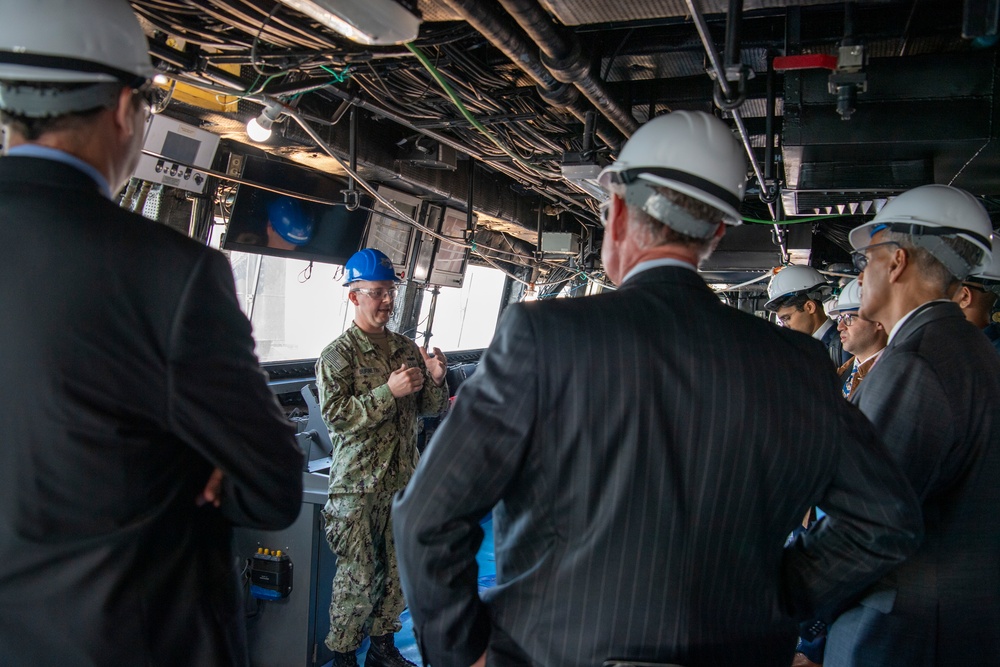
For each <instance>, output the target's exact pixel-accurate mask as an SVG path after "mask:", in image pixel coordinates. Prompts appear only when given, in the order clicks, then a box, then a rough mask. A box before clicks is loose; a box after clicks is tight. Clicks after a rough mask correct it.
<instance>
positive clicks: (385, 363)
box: [316, 324, 448, 494]
mask: <svg viewBox="0 0 1000 667" xmlns="http://www.w3.org/2000/svg"><path fill="white" fill-rule="evenodd" d="M386 333H387V334H388V343H389V350H390V355H389V357H388V358H386V356H385V353H384V352H382V351H381V350H380V349H379V348H378V347H376V346H373V345H372V344H371V341H369V340H368V337H367V336H366V335H365V334H364V332H363V331H361V329H359V328H358V326H357V325H356V324H352V325H351V327H350V328H349V329H348V330H347V331H345V332H344V333H343V334H342V335H341V336H340V337H339V338H337V339H336V340H335V341H333V342H332V343H330V344H329V345H327V346H326V348H325V349H324V350H323V352H322V354H320V357H319V360H318V361H317V362H316V384H317V387H318V388H319V402H320V407H321V408H322V411H323V420H324V421H325V422H326V425H327V428H329V429H330V439H331V440H332V441H333V461H332V463H331V466H330V493H331V494H335V493H368V492H372V491H379V492H388V493H394V492H396V491H398V490H400V489H402V488H403V487H405V486H406V483H407V482H408V481H409V480H410V475H411V474H412V473H413V469H414V467H415V466H416V462H417V416H418V415H431V414H438V413H440V412H442V411H443V410H444V409H445V407H446V406H447V403H448V389H447V385H442V386H441V387H438V386H436V385H435V384H434V380H432V379H431V377H430V374H429V373H428V372H427V367H426V365H425V364H424V360H423V358H422V357H421V356H420V351H419V350H418V348H417V346H416V344H415V343H414V342H413V341H412V340H410V339H409V338H407V337H406V336H403V335H400V334H397V333H394V332H392V331H388V330H386ZM404 363H405V364H406V365H407V367H409V368H412V367H415V366H419V367H420V368H422V369H423V371H424V376H425V379H424V388H423V389H422V390H421V391H419V392H417V393H416V394H410V395H409V396H404V397H403V398H395V397H393V395H392V392H391V391H390V390H389V385H388V384H387V382H388V380H389V374H390V373H391V372H392V371H394V370H396V369H398V368H399V367H400V366H401V365H402V364H404Z"/></svg>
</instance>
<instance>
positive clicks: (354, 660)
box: [330, 651, 358, 667]
mask: <svg viewBox="0 0 1000 667" xmlns="http://www.w3.org/2000/svg"><path fill="white" fill-rule="evenodd" d="M330 667H358V656H357V655H356V654H355V652H354V651H351V652H350V653H340V652H339V651H334V652H333V663H331V665H330Z"/></svg>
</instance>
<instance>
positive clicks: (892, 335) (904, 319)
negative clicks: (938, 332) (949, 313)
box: [886, 299, 952, 345]
mask: <svg viewBox="0 0 1000 667" xmlns="http://www.w3.org/2000/svg"><path fill="white" fill-rule="evenodd" d="M932 303H952V301H951V300H950V299H934V300H933V301H927V302H925V303H922V304H920V305H919V306H917V307H916V308H914V309H913V310H911V311H910V312H908V313H907V314H906V315H903V317H901V318H900V320H899V321H898V322H896V326H894V327H893V328H892V331H890V332H889V340H888V341H887V342H886V345H888V344H889V343H891V342H892V339H893V338H895V336H896V334H897V333H899V330H900V329H901V328H902V327H903V325H904V324H906V322H907V321H908V320H909V319H910V318H912V317H913V316H914V315H916V314H917V311H918V310H923V309H924V308H926V307H927V305H928V304H932Z"/></svg>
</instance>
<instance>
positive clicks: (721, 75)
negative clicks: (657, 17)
mask: <svg viewBox="0 0 1000 667" xmlns="http://www.w3.org/2000/svg"><path fill="white" fill-rule="evenodd" d="M685 2H686V4H687V6H688V11H689V12H690V13H691V18H692V19H694V25H695V27H696V28H697V29H698V36H699V37H701V43H702V45H703V46H704V47H705V53H706V54H707V55H708V59H709V60H710V61H711V63H712V69H713V70H715V78H716V81H718V83H719V86H721V88H722V92H723V93H724V94H725V96H726V99H732V98H733V89H732V86H731V85H730V82H729V81H728V80H727V79H726V69H725V67H723V65H722V60H721V59H720V58H719V52H718V51H717V50H716V49H715V44H714V43H713V42H712V36H711V35H710V34H709V32H708V24H707V23H705V17H704V16H703V15H702V13H701V9H700V8H699V7H698V5H697V3H696V2H695V0H685ZM730 113H732V114H733V119H734V120H735V121H736V128H737V129H738V130H739V131H740V138H741V139H742V140H743V147H744V148H745V149H746V152H747V156H749V158H750V164H751V165H752V166H753V173H754V175H755V176H756V177H757V182H758V183H760V187H761V189H766V188H767V184H766V182H765V181H764V175H763V173H762V172H761V170H760V163H759V162H757V156H756V155H755V154H754V152H753V144H751V143H750V134H749V132H747V127H746V124H745V123H744V122H743V115H742V114H741V113H740V110H739V109H733V110H732V111H730ZM767 208H768V210H769V211H770V212H771V219H772V220H777V219H778V216H777V213H776V211H775V209H774V204H773V203H768V205H767ZM775 226H777V223H775Z"/></svg>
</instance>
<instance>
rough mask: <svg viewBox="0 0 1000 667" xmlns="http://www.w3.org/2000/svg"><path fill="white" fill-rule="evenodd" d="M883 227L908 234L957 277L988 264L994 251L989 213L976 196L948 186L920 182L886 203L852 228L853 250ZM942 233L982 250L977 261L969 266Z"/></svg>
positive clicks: (868, 240) (869, 239)
mask: <svg viewBox="0 0 1000 667" xmlns="http://www.w3.org/2000/svg"><path fill="white" fill-rule="evenodd" d="M883 229H888V230H889V231H893V232H900V233H903V234H909V235H910V236H911V237H912V239H913V243H914V245H917V246H920V247H923V248H925V249H926V250H927V251H928V252H929V253H931V255H933V256H934V258H935V259H937V260H938V261H939V262H941V263H942V264H943V265H944V266H945V268H947V269H948V271H950V272H951V273H952V274H953V275H955V276H956V277H958V278H959V279H960V280H964V279H965V278H966V277H967V276H968V275H969V274H970V273H975V272H976V271H980V270H984V269H985V268H986V267H987V266H989V264H990V261H991V259H992V255H993V250H992V247H991V245H990V235H991V234H992V233H993V226H992V224H991V223H990V216H989V214H988V213H987V212H986V209H985V208H983V205H982V204H981V203H980V201H979V200H978V199H976V198H975V197H974V196H972V195H971V194H969V193H968V192H966V191H965V190H961V189H959V188H955V187H952V186H950V185H922V186H920V187H918V188H914V189H912V190H907V191H906V192H904V193H903V194H901V195H899V196H898V197H896V198H895V199H893V200H892V201H890V202H889V203H888V204H886V205H885V206H884V207H883V208H882V210H881V211H879V213H878V215H876V216H875V217H874V218H873V219H872V220H871V222H867V223H865V224H863V225H861V226H860V227H856V228H855V229H853V230H851V235H850V240H851V245H852V246H853V247H854V248H855V250H857V249H860V248H864V247H866V246H868V245H871V243H872V241H871V237H872V236H873V235H874V234H876V233H878V232H879V231H881V230H883ZM941 236H958V237H961V238H964V239H966V240H967V241H969V242H971V243H973V244H975V245H976V246H978V247H980V248H981V249H982V250H983V253H984V256H983V259H982V261H981V262H980V263H979V264H976V265H973V266H969V265H968V263H967V262H965V260H963V259H962V258H961V257H959V255H958V253H956V252H955V251H954V250H952V249H951V248H950V247H948V246H947V245H945V244H944V243H941V242H940V238H939V237H941Z"/></svg>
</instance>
